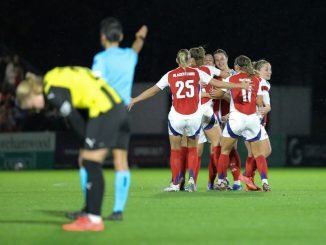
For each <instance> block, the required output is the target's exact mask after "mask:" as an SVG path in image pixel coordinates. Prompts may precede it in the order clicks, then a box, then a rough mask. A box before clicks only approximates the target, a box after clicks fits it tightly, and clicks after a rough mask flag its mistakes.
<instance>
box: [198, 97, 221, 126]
mask: <svg viewBox="0 0 326 245" xmlns="http://www.w3.org/2000/svg"><path fill="white" fill-rule="evenodd" d="M201 110H202V113H203V119H202V127H203V129H204V130H208V129H211V128H212V127H214V126H216V125H217V122H218V120H217V117H216V115H215V113H214V110H213V107H212V104H211V103H209V102H208V103H206V104H203V105H201Z"/></svg>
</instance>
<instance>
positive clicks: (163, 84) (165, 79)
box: [156, 73, 169, 90]
mask: <svg viewBox="0 0 326 245" xmlns="http://www.w3.org/2000/svg"><path fill="white" fill-rule="evenodd" d="M168 75H169V73H166V74H165V75H164V76H163V77H162V78H161V79H160V81H158V82H157V83H156V86H157V87H159V88H160V89H161V90H163V89H164V88H166V87H168V86H169V79H168Z"/></svg>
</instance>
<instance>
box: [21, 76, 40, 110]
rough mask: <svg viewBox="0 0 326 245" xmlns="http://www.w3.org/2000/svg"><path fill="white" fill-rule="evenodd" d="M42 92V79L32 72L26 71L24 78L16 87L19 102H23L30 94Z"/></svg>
mask: <svg viewBox="0 0 326 245" xmlns="http://www.w3.org/2000/svg"><path fill="white" fill-rule="evenodd" d="M42 93H43V82H42V79H41V78H40V77H38V76H36V75H35V74H33V73H29V72H28V73H27V74H26V79H25V80H23V81H22V82H21V83H20V84H19V85H18V87H17V89H16V98H17V100H18V103H19V104H23V103H24V102H25V101H26V99H27V98H28V97H29V96H31V95H32V94H34V95H38V94H42Z"/></svg>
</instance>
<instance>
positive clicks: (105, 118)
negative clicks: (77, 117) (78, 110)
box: [84, 103, 130, 150]
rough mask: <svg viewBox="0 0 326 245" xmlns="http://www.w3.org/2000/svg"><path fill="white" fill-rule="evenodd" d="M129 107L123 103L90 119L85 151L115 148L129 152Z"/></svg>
mask: <svg viewBox="0 0 326 245" xmlns="http://www.w3.org/2000/svg"><path fill="white" fill-rule="evenodd" d="M128 114H129V113H128V111H127V107H126V106H125V105H124V104H123V103H121V104H118V105H116V106H115V107H114V108H113V109H112V110H110V111H108V112H106V113H102V114H100V115H99V116H98V117H96V118H90V119H89V121H88V122H87V128H86V137H85V142H84V149H86V150H96V149H101V148H113V149H123V150H127V149H128V146H129V139H130V123H129V115H128Z"/></svg>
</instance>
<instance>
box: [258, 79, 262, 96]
mask: <svg viewBox="0 0 326 245" xmlns="http://www.w3.org/2000/svg"><path fill="white" fill-rule="evenodd" d="M262 87H263V83H262V82H259V88H258V92H257V95H263V90H262Z"/></svg>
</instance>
